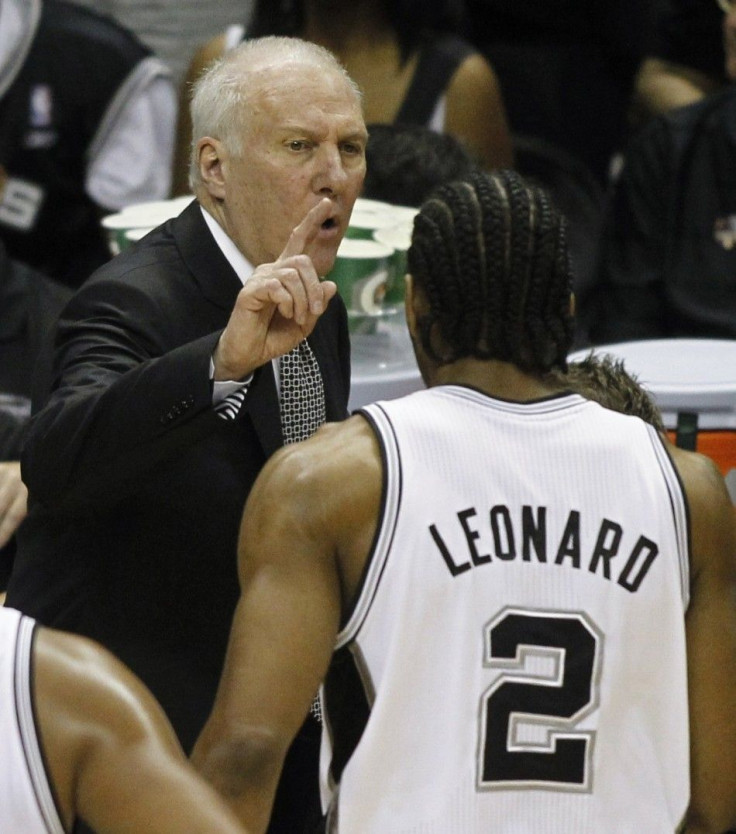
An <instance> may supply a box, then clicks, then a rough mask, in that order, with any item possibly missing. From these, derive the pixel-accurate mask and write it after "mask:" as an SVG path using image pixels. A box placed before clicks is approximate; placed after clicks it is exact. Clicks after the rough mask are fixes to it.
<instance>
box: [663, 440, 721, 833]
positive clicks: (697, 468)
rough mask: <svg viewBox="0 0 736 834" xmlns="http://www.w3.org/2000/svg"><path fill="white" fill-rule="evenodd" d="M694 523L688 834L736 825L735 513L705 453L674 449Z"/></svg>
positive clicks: (689, 616) (689, 649)
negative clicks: (690, 786) (703, 454)
mask: <svg viewBox="0 0 736 834" xmlns="http://www.w3.org/2000/svg"><path fill="white" fill-rule="evenodd" d="M672 455H673V458H674V459H675V462H676V463H677V466H678V469H679V471H680V474H681V476H682V479H683V483H684V484H685V489H686V492H687V497H688V504H689V508H690V519H691V599H690V606H689V608H688V611H687V615H686V631H687V653H688V685H689V698H690V747H691V765H690V768H691V775H692V790H691V801H690V809H689V813H688V820H687V827H686V831H687V832H689V834H692V832H713V834H715V833H716V832H723V831H726V830H727V829H732V828H736V516H735V512H736V511H735V509H734V507H733V505H732V504H731V501H730V498H729V496H728V492H727V490H726V486H725V484H724V482H723V478H722V477H721V475H720V473H719V472H718V470H717V469H716V467H715V465H714V464H713V463H712V462H711V461H710V460H709V459H708V458H705V457H703V456H702V455H696V454H694V453H686V452H682V451H681V450H679V449H675V450H673V452H672Z"/></svg>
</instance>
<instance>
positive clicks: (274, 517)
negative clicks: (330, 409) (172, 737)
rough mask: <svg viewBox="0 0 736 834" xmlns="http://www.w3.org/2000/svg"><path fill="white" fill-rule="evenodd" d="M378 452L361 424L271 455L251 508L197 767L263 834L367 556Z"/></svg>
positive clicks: (353, 422) (329, 429)
mask: <svg viewBox="0 0 736 834" xmlns="http://www.w3.org/2000/svg"><path fill="white" fill-rule="evenodd" d="M374 443H375V440H374V439H372V432H371V431H370V429H369V428H368V426H367V424H366V423H365V422H364V421H363V420H362V418H359V417H354V418H351V419H350V420H348V421H346V422H345V423H341V424H339V425H328V426H324V427H323V428H322V429H320V431H319V432H318V433H317V434H316V435H315V436H314V437H313V438H312V439H311V440H309V441H307V442H306V443H301V444H297V445H295V446H292V447H287V448H285V449H282V450H281V451H280V452H278V453H277V454H276V455H274V456H273V457H272V458H271V460H270V461H269V463H268V464H267V465H266V467H264V469H263V471H262V473H261V475H260V476H259V478H258V480H257V482H256V484H255V486H254V488H253V490H252V492H251V494H250V496H249V498H248V502H247V505H246V509H245V513H244V517H243V523H242V526H241V531H240V540H239V553H238V559H239V572H240V583H241V597H240V600H239V602H238V606H237V608H236V611H235V616H234V619H233V624H232V630H231V634H230V642H229V645H228V650H227V655H226V658H225V666H224V671H223V675H222V678H221V682H220V687H219V690H218V693H217V697H216V700H215V705H214V709H213V712H212V714H211V716H210V719H209V721H208V722H207V724H206V725H205V728H204V730H203V732H202V735H201V736H200V738H199V740H198V742H197V744H196V746H195V748H194V752H193V756H192V758H193V761H194V763H195V764H196V765H197V767H198V768H199V769H200V770H201V771H202V772H203V773H204V775H205V776H206V777H207V778H208V779H209V780H211V781H212V782H213V784H214V785H215V787H216V788H217V789H218V790H219V791H221V792H222V793H223V794H224V795H225V797H226V798H227V799H228V800H229V801H230V803H231V804H232V806H233V808H235V810H236V812H237V813H238V815H239V817H240V819H241V820H242V821H243V822H245V823H246V824H247V825H248V827H249V829H251V830H253V831H254V832H259V834H260V832H263V831H265V830H266V826H267V824H268V819H269V816H270V813H271V806H272V801H273V796H274V792H275V789H276V785H277V782H278V779H279V776H280V773H281V768H282V764H283V760H284V756H285V754H286V751H287V749H288V747H289V745H290V743H291V741H292V739H293V737H294V736H295V734H296V732H297V731H298V729H299V727H300V726H301V724H302V722H303V720H304V717H305V716H306V714H307V711H308V709H309V707H310V704H311V703H312V700H313V699H314V697H315V695H316V693H317V691H318V688H319V685H320V683H321V681H322V679H323V677H324V675H325V672H326V670H327V667H328V664H329V661H330V657H331V655H332V650H333V647H334V643H335V636H336V634H337V631H338V627H339V623H340V617H341V611H342V608H343V600H344V598H349V597H350V595H351V594H352V592H353V590H354V588H355V587H356V586H357V583H358V581H359V579H358V577H359V575H360V570H361V569H362V557H363V556H364V554H365V553H366V552H367V551H368V549H369V546H370V541H371V537H372V535H373V530H374V527H375V519H376V514H377V510H378V504H379V502H380V493H381V475H380V460H379V458H378V456H377V455H375V454H374V452H375V447H374V445H373V444H374ZM353 557H355V558H353Z"/></svg>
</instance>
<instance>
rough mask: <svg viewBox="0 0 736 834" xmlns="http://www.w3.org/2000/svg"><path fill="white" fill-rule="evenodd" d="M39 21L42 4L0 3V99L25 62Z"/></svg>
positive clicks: (25, 0)
mask: <svg viewBox="0 0 736 834" xmlns="http://www.w3.org/2000/svg"><path fill="white" fill-rule="evenodd" d="M40 17H41V0H0V96H2V95H4V94H5V93H6V92H7V90H8V88H9V87H10V85H11V84H12V83H13V81H15V78H16V76H17V75H18V73H19V72H20V70H21V67H22V66H23V62H24V61H25V60H26V57H27V55H28V51H29V50H30V48H31V44H32V43H33V38H34V37H35V35H36V30H37V29H38V21H39V19H40Z"/></svg>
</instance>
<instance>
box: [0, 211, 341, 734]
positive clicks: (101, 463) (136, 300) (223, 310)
mask: <svg viewBox="0 0 736 834" xmlns="http://www.w3.org/2000/svg"><path fill="white" fill-rule="evenodd" d="M240 289H241V283H240V281H239V279H238V278H237V276H236V275H235V273H234V271H233V270H232V269H231V267H230V265H229V264H228V263H227V261H226V259H225V258H224V256H223V255H222V253H221V252H220V250H219V248H218V247H217V245H216V243H215V242H214V240H213V238H212V236H211V234H210V232H209V230H208V229H207V226H206V224H205V222H204V219H203V218H202V216H201V211H200V208H199V206H198V205H197V204H196V203H193V204H192V205H190V206H189V207H188V208H187V209H185V210H184V212H183V213H182V214H181V215H180V216H179V217H178V218H176V219H175V220H172V221H169V222H168V223H166V224H164V225H163V226H162V227H160V228H159V229H157V230H155V231H154V232H152V233H151V234H150V235H148V236H147V237H146V238H145V239H144V240H143V241H141V243H140V244H139V245H138V246H137V247H136V248H135V249H133V250H131V251H128V252H125V253H123V254H122V255H120V256H118V257H117V258H115V259H113V260H112V261H111V262H110V263H108V264H106V265H105V266H103V267H102V268H101V269H100V270H98V271H97V273H95V274H94V275H93V276H92V277H91V278H90V279H89V280H88V281H87V283H86V284H85V285H83V286H82V288H81V289H80V290H79V291H78V292H77V294H76V295H75V297H74V298H73V299H72V301H71V302H70V304H69V305H68V307H67V308H66V310H65V311H64V313H63V315H62V318H61V322H60V329H59V340H58V346H57V351H56V364H57V367H56V372H57V378H56V379H55V389H54V392H53V394H52V396H51V398H50V400H49V401H48V403H47V404H46V406H45V408H44V409H43V410H42V411H41V412H40V413H39V414H38V415H37V416H36V417H35V418H34V419H33V420H32V425H31V431H30V434H29V437H28V441H27V445H26V452H25V453H24V456H23V459H22V466H23V475H24V479H25V480H26V483H27V485H28V487H29V491H30V496H31V502H32V509H31V512H30V514H29V517H28V518H27V520H26V522H25V524H24V525H23V529H22V535H21V536H20V542H19V552H18V555H17V559H16V569H15V570H14V573H13V576H12V577H11V581H10V587H9V593H8V604H10V605H13V606H15V607H17V608H19V609H20V610H22V611H24V612H26V613H28V614H30V615H32V616H34V617H36V618H37V619H38V620H40V621H41V622H42V623H44V624H48V625H53V626H57V627H61V628H65V629H70V630H72V631H76V632H81V633H83V634H86V635H89V636H91V637H94V638H96V639H98V640H100V641H101V642H102V643H104V644H106V645H107V646H108V647H110V648H112V649H113V650H114V651H115V652H116V653H117V654H118V655H119V656H120V657H121V658H122V659H123V660H124V661H126V662H127V663H128V665H129V666H131V667H132V668H133V670H134V671H136V672H137V673H138V674H139V675H140V676H141V677H142V678H143V680H144V681H145V682H146V683H147V684H148V685H149V687H151V689H152V690H153V692H154V694H155V695H156V696H157V697H158V698H159V700H160V701H161V703H162V704H163V706H164V708H165V709H166V711H167V713H168V715H169V717H170V719H171V720H172V722H173V723H174V726H175V728H176V730H177V732H178V733H179V736H180V738H181V740H182V743H183V744H184V746H185V749H188V748H189V747H190V745H191V744H192V742H193V741H194V739H195V738H196V735H197V733H198V731H199V729H200V728H201V725H202V724H203V722H204V720H205V718H206V717H207V715H208V713H209V709H210V706H211V702H212V698H213V695H214V691H215V687H216V685H217V681H218V678H219V673H220V668H221V663H222V659H223V653H224V649H225V645H226V641H227V635H228V632H229V627H230V620H231V616H232V612H233V608H234V604H235V601H236V599H237V595H238V584H237V575H236V539H237V534H238V527H239V523H240V518H241V515H242V511H243V506H244V503H245V499H246V496H247V494H248V491H249V490H250V488H251V485H252V484H253V481H254V479H255V477H256V475H257V474H258V472H259V471H260V469H261V467H262V465H263V463H264V462H265V460H266V458H267V457H268V456H269V455H270V454H271V453H272V452H273V451H274V450H275V449H277V448H278V447H279V446H280V445H281V444H282V435H281V426H280V420H279V406H278V400H277V394H276V388H275V384H274V379H273V372H272V366H271V363H267V365H265V366H263V367H262V368H260V369H259V370H258V371H257V372H256V375H255V379H254V382H253V384H252V386H251V389H250V391H249V393H248V395H247V398H246V401H245V403H244V405H243V408H242V410H241V412H240V414H239V416H238V417H237V419H235V420H234V421H232V422H226V421H224V420H222V419H221V418H220V417H218V416H217V415H216V414H215V413H214V411H213V408H212V392H211V383H210V380H209V363H210V356H211V354H212V351H213V349H214V347H215V345H216V342H217V339H218V337H219V335H220V332H221V331H222V329H223V328H224V326H225V324H226V323H227V320H228V317H229V314H230V311H231V310H232V307H233V304H234V302H235V298H236V295H237V293H238V291H239V290H240ZM310 344H311V345H312V347H313V349H314V352H315V354H316V356H317V359H318V361H319V365H320V368H321V371H322V375H323V378H324V387H325V397H326V405H327V419H328V420H339V419H342V418H343V417H345V416H346V413H347V401H348V394H349V380H350V364H349V363H350V359H349V343H348V331H347V319H346V313H345V307H344V305H343V303H342V301H341V300H340V299H339V298H337V297H336V298H334V299H333V300H332V301H331V303H330V305H329V307H328V309H327V311H326V312H325V313H324V315H323V316H322V317H321V318H320V319H319V321H318V323H317V326H316V328H315V330H314V332H313V333H312V335H311V336H310Z"/></svg>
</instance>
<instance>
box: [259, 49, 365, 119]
mask: <svg viewBox="0 0 736 834" xmlns="http://www.w3.org/2000/svg"><path fill="white" fill-rule="evenodd" d="M247 88H248V90H249V91H250V95H249V97H252V98H253V99H254V102H258V101H260V102H264V103H265V102H277V103H278V102H280V101H282V100H283V99H287V98H288V99H293V98H295V97H296V98H298V99H299V100H300V101H301V103H302V105H304V104H308V103H309V102H310V100H311V99H310V97H317V98H319V99H324V100H332V101H339V102H344V103H348V104H349V105H351V106H354V107H355V108H357V109H358V110H359V111H360V110H361V102H360V95H359V93H358V92H357V89H356V88H355V87H354V86H353V85H352V84H351V83H350V81H349V79H348V78H347V76H346V75H345V74H344V73H343V72H341V71H340V70H339V69H338V68H337V67H333V66H330V65H329V64H326V63H319V62H317V61H305V60H301V59H293V60H288V61H278V62H273V61H271V62H266V63H263V64H260V65H256V66H254V67H253V68H252V69H250V70H249V71H248V83H247Z"/></svg>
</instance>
